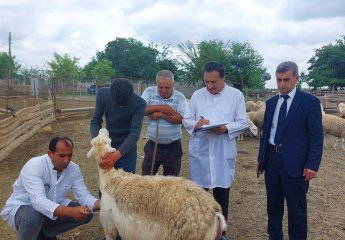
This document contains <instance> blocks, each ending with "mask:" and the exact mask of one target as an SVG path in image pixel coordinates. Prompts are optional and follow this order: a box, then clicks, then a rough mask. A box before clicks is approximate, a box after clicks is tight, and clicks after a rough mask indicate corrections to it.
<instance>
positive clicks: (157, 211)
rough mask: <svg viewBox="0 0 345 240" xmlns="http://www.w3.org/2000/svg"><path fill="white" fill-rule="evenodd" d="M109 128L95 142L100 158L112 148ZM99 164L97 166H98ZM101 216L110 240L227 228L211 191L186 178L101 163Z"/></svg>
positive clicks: (202, 235)
mask: <svg viewBox="0 0 345 240" xmlns="http://www.w3.org/2000/svg"><path fill="white" fill-rule="evenodd" d="M110 141H111V140H110V138H109V134H108V131H107V130H106V129H101V130H100V132H99V135H98V136H97V137H95V138H93V139H92V140H91V145H92V149H91V150H92V151H91V150H90V151H89V153H88V156H91V155H94V156H95V159H96V162H97V163H98V161H99V159H100V158H101V157H102V156H103V155H104V154H106V152H107V151H108V150H110V151H113V150H114V149H112V148H111V147H110ZM97 166H98V164H97ZM98 172H99V185H100V191H101V192H102V198H101V210H100V220H101V223H102V226H103V229H104V233H105V237H106V239H107V240H110V239H115V237H116V235H117V231H118V232H119V234H120V235H121V237H122V239H124V240H126V239H130V240H135V239H150V240H151V239H152V240H154V239H157V240H158V239H159V240H161V239H166V240H179V239H180V240H184V239H188V240H193V239H195V240H200V239H205V240H206V239H207V240H216V239H219V238H220V237H221V234H222V232H223V231H225V230H226V227H227V225H226V222H225V218H224V216H223V215H222V210H221V207H220V205H219V204H218V203H217V202H216V201H215V200H214V198H213V196H212V195H211V194H210V193H208V192H207V191H205V190H203V189H202V188H199V187H198V186H197V185H195V184H194V183H192V182H191V181H189V180H187V179H185V178H182V177H164V176H140V175H136V174H132V173H126V172H124V171H123V170H115V169H111V170H109V171H105V170H103V169H101V168H99V166H98Z"/></svg>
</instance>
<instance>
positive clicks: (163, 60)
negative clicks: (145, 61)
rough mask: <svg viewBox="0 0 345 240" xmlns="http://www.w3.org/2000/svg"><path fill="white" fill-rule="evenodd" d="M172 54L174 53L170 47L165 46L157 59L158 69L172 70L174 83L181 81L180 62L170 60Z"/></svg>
mask: <svg viewBox="0 0 345 240" xmlns="http://www.w3.org/2000/svg"><path fill="white" fill-rule="evenodd" d="M171 54H172V51H171V50H170V49H169V46H163V50H162V51H161V52H160V53H159V55H158V59H157V63H158V69H159V70H163V69H164V70H170V71H171V72H172V73H173V74H174V81H179V80H180V76H179V69H178V62H177V60H176V59H171V58H169V55H171Z"/></svg>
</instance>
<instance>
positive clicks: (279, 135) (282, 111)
mask: <svg viewBox="0 0 345 240" xmlns="http://www.w3.org/2000/svg"><path fill="white" fill-rule="evenodd" d="M280 96H281V97H283V98H284V102H283V104H282V105H281V106H280V110H279V116H278V124H277V130H276V135H275V136H274V143H275V144H276V146H279V145H280V144H281V143H282V130H283V126H284V121H285V118H286V110H287V101H286V100H287V99H288V98H289V95H280Z"/></svg>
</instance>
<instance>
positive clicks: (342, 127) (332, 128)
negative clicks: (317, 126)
mask: <svg viewBox="0 0 345 240" xmlns="http://www.w3.org/2000/svg"><path fill="white" fill-rule="evenodd" d="M321 111H322V127H323V132H324V134H329V135H332V136H335V137H336V138H337V140H336V141H335V143H334V149H337V144H338V141H339V138H341V146H342V149H343V150H345V147H344V139H345V119H343V118H340V117H337V116H334V115H331V114H327V113H325V111H324V110H323V106H322V105H321ZM323 143H324V147H325V148H327V143H326V139H324V141H323Z"/></svg>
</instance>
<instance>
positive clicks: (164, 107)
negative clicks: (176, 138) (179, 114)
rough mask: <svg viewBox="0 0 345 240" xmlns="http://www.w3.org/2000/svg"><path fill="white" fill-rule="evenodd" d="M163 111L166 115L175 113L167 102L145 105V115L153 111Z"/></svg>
mask: <svg viewBox="0 0 345 240" xmlns="http://www.w3.org/2000/svg"><path fill="white" fill-rule="evenodd" d="M156 112H159V113H164V114H166V115H170V116H171V115H175V114H176V111H175V110H174V108H173V107H171V106H170V105H167V104H159V105H149V106H147V107H146V111H145V115H151V114H153V113H156Z"/></svg>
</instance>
